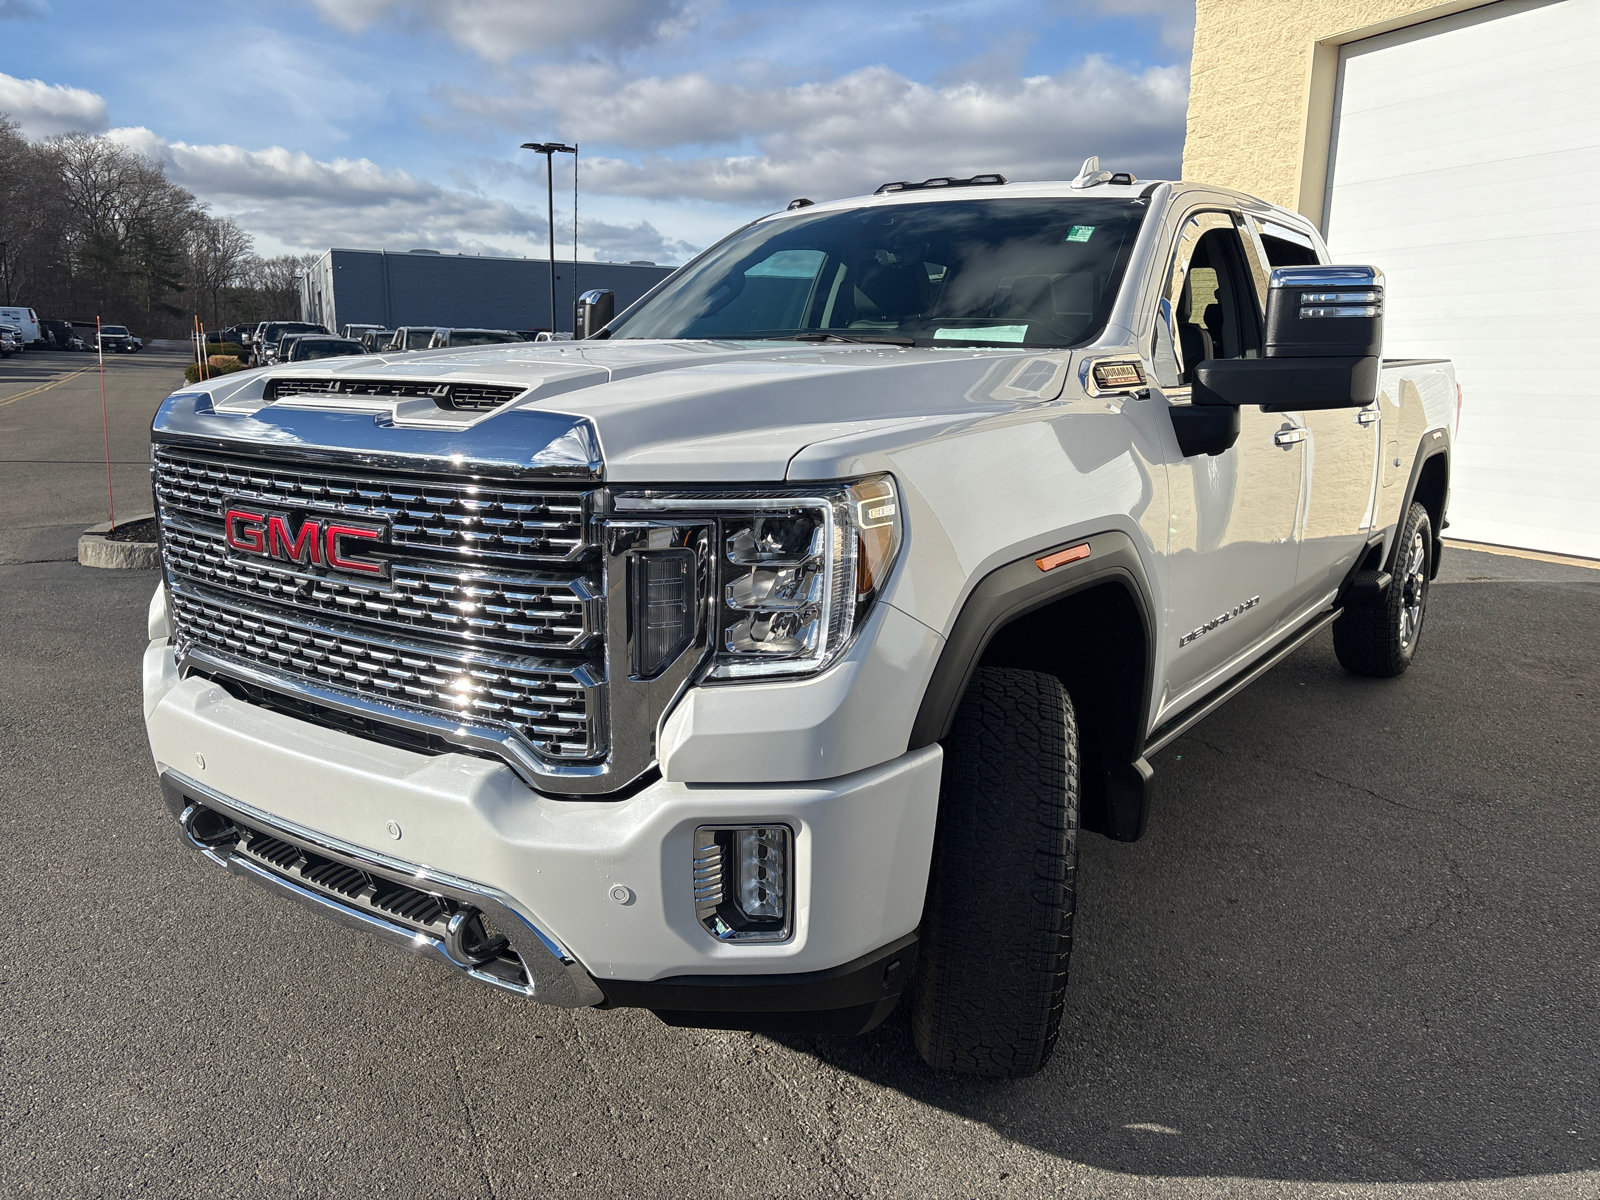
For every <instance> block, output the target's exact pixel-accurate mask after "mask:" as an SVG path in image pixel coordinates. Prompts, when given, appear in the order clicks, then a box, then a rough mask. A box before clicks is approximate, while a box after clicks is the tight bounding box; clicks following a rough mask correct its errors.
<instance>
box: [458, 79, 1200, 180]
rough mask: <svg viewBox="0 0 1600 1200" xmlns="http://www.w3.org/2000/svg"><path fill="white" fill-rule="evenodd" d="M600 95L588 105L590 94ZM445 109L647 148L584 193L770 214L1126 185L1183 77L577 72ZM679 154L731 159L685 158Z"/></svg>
mask: <svg viewBox="0 0 1600 1200" xmlns="http://www.w3.org/2000/svg"><path fill="white" fill-rule="evenodd" d="M596 96H599V97H604V100H603V101H601V102H599V103H596V102H594V100H593V99H592V98H593V97H596ZM444 98H445V99H446V101H447V102H448V103H449V104H450V105H451V106H452V107H453V108H455V109H456V110H457V111H459V112H462V113H464V114H469V115H471V116H475V117H479V118H489V119H496V120H500V121H503V122H505V123H507V124H513V123H518V122H524V121H525V120H526V116H527V113H528V112H529V110H530V108H533V109H543V110H547V111H553V112H554V113H556V114H557V116H558V119H559V120H560V121H561V122H563V125H564V127H566V128H572V127H576V126H578V125H579V122H580V119H581V122H582V124H581V127H582V128H583V129H584V132H585V137H586V139H587V140H588V141H590V142H599V143H602V144H609V145H616V146H620V147H625V148H628V149H636V150H643V151H646V152H647V153H646V156H645V157H644V159H643V161H641V162H628V161H625V160H623V159H620V158H615V157H600V158H590V157H586V158H585V160H584V168H583V170H584V181H585V188H586V189H597V190H599V191H601V192H610V193H613V194H621V195H630V196H639V197H650V198H655V199H687V198H693V199H701V200H713V201H721V202H724V203H730V204H743V205H774V204H781V203H783V202H785V201H787V200H788V199H790V198H792V197H794V196H809V197H811V198H813V199H819V200H820V199H825V198H831V197H836V196H843V195H852V194H857V193H860V192H864V191H871V190H872V189H873V188H874V187H876V186H877V185H878V184H880V183H884V182H887V181H889V180H893V179H913V180H916V179H923V178H927V177H929V176H933V175H948V174H955V175H964V174H969V173H972V172H977V171H1000V172H1002V173H1004V174H1006V175H1008V176H1010V177H1011V178H1013V179H1065V178H1071V176H1072V175H1074V174H1076V172H1077V169H1078V167H1079V165H1080V164H1081V163H1082V161H1083V159H1084V158H1086V157H1088V156H1089V155H1091V154H1098V155H1100V156H1101V158H1102V160H1103V161H1104V163H1105V165H1106V166H1107V167H1108V168H1110V169H1114V170H1130V171H1133V172H1134V173H1136V174H1138V175H1140V176H1149V175H1159V174H1170V173H1172V172H1175V171H1176V169H1177V166H1178V160H1179V157H1180V155H1181V153H1182V148H1183V132H1184V114H1185V109H1186V106H1187V102H1188V73H1187V71H1186V70H1185V69H1184V68H1182V67H1152V68H1148V69H1146V70H1144V71H1139V72H1131V71H1127V70H1125V69H1122V68H1120V67H1117V66H1114V65H1112V64H1110V63H1108V62H1106V61H1104V60H1103V59H1099V58H1089V59H1087V60H1085V61H1084V62H1083V63H1082V64H1080V65H1079V66H1077V67H1074V68H1071V69H1069V70H1066V71H1062V72H1061V73H1059V74H1056V75H1041V76H1034V77H1032V78H1027V79H1017V80H1013V81H1011V82H1009V83H980V82H974V81H968V82H964V83H960V84H953V85H949V86H944V87H935V86H930V85H928V84H924V83H919V82H916V81H914V80H911V79H907V78H905V77H904V76H902V75H899V74H897V73H896V72H894V71H891V70H890V69H889V68H887V67H882V66H876V67H867V68H863V69H862V70H859V71H853V72H851V73H850V74H848V75H845V76H842V77H840V78H838V79H834V80H829V81H827V82H822V83H806V84H801V85H798V86H792V87H770V88H761V87H751V86H746V85H739V84H729V83H724V82H719V81H717V80H714V79H712V78H711V77H710V76H708V75H706V74H703V73H700V72H691V73H687V74H682V75H676V76H671V77H668V78H659V77H652V78H646V79H637V80H632V81H627V80H624V79H622V78H621V77H620V75H619V74H618V73H617V72H616V71H615V70H614V69H613V68H611V67H607V66H605V65H602V64H596V63H586V64H575V65H572V66H565V67H556V66H551V67H544V68H540V69H538V70H536V71H533V72H530V73H529V75H528V76H527V77H526V80H525V83H524V87H523V90H522V92H521V93H520V94H518V95H516V96H510V97H482V96H477V95H474V94H471V93H467V92H464V91H461V90H453V91H450V92H447V93H445V94H444ZM685 145H702V146H718V145H721V146H727V147H729V149H730V151H731V152H724V153H722V154H717V155H710V156H701V157H693V158H684V157H681V156H672V155H669V154H668V153H667V152H668V151H672V150H676V149H678V148H680V147H682V146H685Z"/></svg>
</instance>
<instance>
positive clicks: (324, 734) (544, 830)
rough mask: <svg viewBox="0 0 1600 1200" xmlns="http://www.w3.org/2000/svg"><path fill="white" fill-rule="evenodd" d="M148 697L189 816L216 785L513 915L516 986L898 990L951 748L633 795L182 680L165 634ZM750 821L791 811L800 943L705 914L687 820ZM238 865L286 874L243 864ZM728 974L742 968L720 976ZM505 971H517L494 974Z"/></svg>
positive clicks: (650, 993) (265, 817)
mask: <svg viewBox="0 0 1600 1200" xmlns="http://www.w3.org/2000/svg"><path fill="white" fill-rule="evenodd" d="M145 713H146V722H147V728H148V732H149V737H150V745H151V749H152V751H153V753H154V755H155V759H156V763H157V767H158V770H160V771H161V772H162V774H163V776H164V778H165V781H166V784H167V789H168V791H169V793H171V794H174V795H175V796H176V797H177V798H176V799H171V800H169V803H171V804H172V805H173V806H174V810H175V815H181V813H182V812H183V810H184V809H185V808H186V807H187V805H188V803H190V802H196V801H197V802H199V803H200V804H202V805H206V804H208V803H209V805H210V806H212V807H215V808H216V809H218V810H219V811H222V812H223V813H225V814H228V815H232V816H234V817H237V818H239V819H241V820H242V822H243V823H244V824H245V825H247V826H249V827H251V828H256V827H266V830H265V831H266V832H270V831H271V830H273V829H276V830H278V831H280V832H282V833H284V834H285V835H286V836H288V840H290V841H295V842H297V843H298V844H301V845H305V844H307V843H311V844H313V845H314V846H315V847H320V849H318V850H317V853H319V854H324V855H328V852H330V851H331V852H333V853H332V855H329V856H330V857H337V856H338V855H340V854H342V855H346V856H349V857H350V858H352V859H356V860H359V861H360V863H361V865H362V867H363V869H367V870H372V869H373V867H374V864H376V867H377V869H378V871H379V872H382V871H384V870H387V871H388V872H389V873H390V874H391V875H394V874H395V873H398V874H400V875H409V877H410V878H412V879H413V880H420V882H418V883H417V885H416V886H418V887H421V888H423V890H426V891H430V892H436V893H439V894H444V895H448V894H450V892H449V890H448V889H450V888H455V889H457V891H461V890H462V889H465V891H466V892H467V893H470V895H469V896H467V897H466V898H467V899H469V900H471V901H472V903H474V904H476V905H477V906H478V907H480V908H483V909H484V910H485V911H489V912H490V915H491V916H494V917H495V921H494V923H495V925H496V927H498V928H499V930H500V931H501V932H502V933H505V934H507V935H508V936H510V935H511V934H512V933H513V931H514V932H515V934H516V937H514V938H513V942H514V944H517V946H518V950H519V953H520V952H521V951H522V950H523V949H524V948H526V950H527V953H526V954H524V955H523V958H524V961H525V962H527V967H528V976H529V982H530V983H531V985H532V986H531V987H527V988H523V989H521V990H524V991H526V992H527V993H528V994H531V995H533V996H534V998H535V999H538V1000H541V1001H544V1002H547V1003H557V1004H562V1003H564V1004H569V1005H572V1004H578V1005H581V1004H586V1003H587V1004H594V1003H601V1002H603V1001H609V1002H612V1003H618V1004H642V1005H643V1006H646V1007H651V1008H657V1009H671V1010H672V1011H676V1012H680V1013H693V1012H703V1011H713V1010H721V1011H738V1010H740V1009H741V1008H765V1009H768V1010H771V1009H773V1008H782V1007H783V1004H782V1002H781V1001H780V1000H776V999H774V994H773V989H774V988H781V987H782V981H783V980H784V979H792V980H793V981H794V982H795V984H796V985H797V986H798V987H800V988H801V989H802V990H801V991H796V992H794V993H792V994H794V995H796V996H799V995H802V993H803V992H804V989H806V988H809V989H810V992H809V993H804V994H807V995H812V994H813V993H814V995H813V996H812V999H814V1000H815V999H818V998H820V999H826V996H827V995H828V994H830V992H829V989H828V988H826V987H819V982H826V981H827V980H830V979H838V978H842V976H841V975H840V972H841V971H842V970H843V969H844V968H847V967H848V968H849V970H846V971H843V975H844V976H849V977H850V981H851V982H850V987H852V988H854V987H856V985H857V984H859V983H860V982H861V981H862V980H863V979H868V978H871V979H875V980H880V981H881V983H882V986H883V987H884V988H889V987H890V986H891V985H892V987H893V991H894V992H895V993H898V990H899V983H900V981H901V980H900V976H901V975H903V973H904V967H905V963H906V962H907V961H909V960H908V957H907V956H906V955H905V954H903V953H899V952H900V951H904V950H905V949H906V947H907V945H908V935H911V934H912V933H913V931H914V930H915V929H916V927H917V925H918V922H919V921H920V919H921V913H922V905H923V898H924V895H925V892H926V889H927V871H928V863H929V860H930V857H931V852H932V843H933V829H934V820H935V816H936V812H937V807H938V791H939V774H940V765H941V752H940V750H939V748H938V747H937V746H935V747H929V748H927V749H925V750H921V751H918V752H916V753H913V754H908V755H904V756H902V757H900V758H898V759H894V760H892V761H890V762H888V763H884V764H882V765H880V766H876V767H872V768H869V769H866V770H861V771H856V772H854V773H852V774H849V775H845V776H843V777H840V778H836V779H831V780H823V781H817V782H806V783H795V784H754V785H732V784H728V785H725V784H687V783H673V782H668V781H664V780H657V781H656V782H654V783H651V784H649V785H648V786H646V787H644V788H643V789H641V790H639V791H638V792H636V793H634V794H633V795H631V796H629V797H628V798H626V799H622V800H596V801H582V800H570V799H562V800H557V799H551V798H548V797H543V796H540V795H538V794H536V793H533V792H531V791H529V789H528V788H527V787H526V786H524V785H523V784H522V783H521V782H520V781H519V780H518V779H517V778H516V777H515V775H513V774H512V772H511V771H510V770H509V769H508V768H507V767H505V766H504V765H502V764H500V763H498V762H492V761H488V760H484V759H479V758H474V757H470V756H467V755H462V754H442V755H436V756H428V755H422V754H417V753H413V752H411V751H408V750H403V749H399V748H396V747H391V746H387V745H382V744H379V743H375V742H371V741H367V740H365V739H362V738H358V737H355V736H352V735H350V734H346V733H341V732H338V731H336V730H331V729H326V728H323V727H321V726H317V725H311V724H308V723H306V722H303V721H298V720H295V719H293V718H292V717H288V716H285V715H282V714H280V713H276V712H272V711H269V710H266V709H263V708H259V707H256V706H254V705H251V704H248V703H245V702H243V701H240V700H237V699H235V698H234V697H233V696H231V695H229V694H228V693H227V692H226V691H225V690H223V689H222V688H221V687H219V686H217V685H215V684H213V683H211V682H210V681H208V680H205V679H202V678H198V677H191V678H188V679H183V680H180V679H179V678H178V675H177V671H176V666H175V663H174V661H173V657H172V654H171V652H170V651H169V650H168V648H167V645H166V641H165V639H157V640H156V641H154V642H152V643H151V645H150V647H149V649H148V650H147V652H146V656H145ZM180 799H181V800H183V801H184V803H179V800H180ZM738 823H784V824H788V825H789V826H790V827H791V828H792V829H793V830H794V833H795V838H794V846H795V859H796V861H795V867H794V885H795V891H794V903H795V917H794V934H793V936H792V937H791V938H790V939H789V940H788V941H786V942H783V943H778V944H751V943H738V944H731V943H724V942H719V941H717V940H716V939H715V938H713V937H712V936H711V934H710V933H708V932H707V931H706V930H705V929H704V928H703V927H702V926H701V925H700V923H699V921H698V920H697V918H696V915H695V910H694V903H693V890H692V870H693V868H692V862H693V835H694V830H695V828H696V827H697V826H699V825H703V824H738ZM212 855H213V857H214V858H218V860H219V861H226V856H219V855H218V854H217V853H216V852H215V851H213V852H212ZM230 865H231V864H230ZM233 869H235V870H240V871H241V872H242V873H245V874H252V875H255V876H257V877H258V882H268V883H269V884H271V883H272V881H270V880H263V879H260V878H259V876H260V875H261V874H262V872H260V871H251V870H250V869H248V868H247V867H246V866H245V864H243V863H240V864H238V865H234V866H233ZM279 882H280V883H281V882H282V881H281V880H280V881H279ZM289 882H291V883H293V882H295V881H294V880H293V879H290V880H289ZM276 890H279V891H286V890H290V891H291V894H292V890H291V889H285V888H283V887H281V886H279V887H277V888H276ZM302 890H304V889H302ZM464 894H465V893H464ZM474 897H475V898H476V899H473V898H474ZM619 897H620V899H619ZM296 898H297V899H302V900H305V899H307V898H306V897H304V896H296ZM486 898H487V899H486ZM322 900H324V901H326V900H327V897H326V896H324V897H322ZM308 902H311V901H308ZM490 902H492V903H493V904H495V905H498V906H500V908H502V909H503V910H504V913H505V914H508V915H502V914H500V913H499V912H498V911H497V910H491V909H490V907H489V904H490ZM334 906H335V907H337V901H334ZM323 907H324V908H328V907H329V906H328V905H327V904H323ZM344 907H346V908H348V907H349V906H344ZM330 911H331V909H330ZM334 915H341V916H345V917H348V916H349V915H350V914H349V913H342V914H334ZM366 917H367V918H371V917H372V914H370V913H368V914H366ZM356 918H357V923H361V924H364V925H365V926H366V927H368V928H372V929H374V931H375V932H379V933H385V932H388V933H390V935H391V936H394V935H393V931H392V930H387V931H386V930H384V929H380V928H377V927H376V926H374V925H373V924H372V921H371V919H365V920H363V919H362V914H360V913H357V914H356ZM376 919H377V920H379V921H381V920H382V918H381V916H379V917H377V918H376ZM524 929H525V930H526V931H524ZM401 932H402V934H406V936H409V937H410V938H411V941H412V942H413V943H415V944H414V947H413V948H416V949H419V950H422V951H423V952H425V953H432V954H435V955H438V956H442V957H443V958H444V959H445V960H447V961H456V960H454V959H451V957H450V955H449V954H448V953H445V949H446V948H445V947H442V946H429V945H427V944H426V941H427V939H426V938H424V939H422V941H420V942H419V941H418V940H417V938H416V937H415V936H414V935H412V934H408V933H406V931H405V930H404V928H402V929H401ZM518 939H520V942H519V940H518ZM435 940H436V941H437V940H439V939H435ZM541 951H542V952H543V955H541ZM875 956H878V957H875ZM530 959H531V961H529V960H530ZM546 959H548V961H546ZM880 959H882V960H883V961H880ZM456 965H458V966H463V965H464V964H463V963H461V962H459V961H456ZM469 969H470V968H469ZM480 975H481V973H480ZM731 977H739V978H740V980H741V981H742V982H743V983H745V984H747V985H749V986H748V987H746V988H743V989H737V988H736V989H732V990H729V989H726V988H723V989H720V990H719V989H718V984H719V983H720V982H725V981H729V980H730V978H731ZM497 981H498V982H501V983H502V985H504V983H505V980H503V979H500V980H495V979H491V980H489V982H497ZM586 981H587V983H586ZM646 985H653V986H646ZM685 988H687V989H690V990H682V989H685ZM591 989H592V990H591ZM694 989H699V990H694ZM708 989H710V990H708ZM846 990H847V991H848V990H849V989H848V988H847V989H846ZM856 990H860V989H859V988H857V989H856ZM854 994H855V993H854V992H851V995H854ZM673 997H680V999H673ZM810 1003H811V1001H810V1000H808V1001H804V1002H796V1003H795V1005H794V1007H797V1008H799V1007H806V1006H807V1005H808V1004H810ZM701 1023H704V1022H701Z"/></svg>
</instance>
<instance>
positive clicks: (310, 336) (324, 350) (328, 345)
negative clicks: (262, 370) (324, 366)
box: [279, 333, 366, 362]
mask: <svg viewBox="0 0 1600 1200" xmlns="http://www.w3.org/2000/svg"><path fill="white" fill-rule="evenodd" d="M284 341H285V342H287V343H290V345H289V349H288V351H287V352H286V353H285V354H283V355H282V356H281V357H280V358H279V361H280V362H305V361H307V360H308V359H313V358H342V357H344V356H345V355H347V354H365V353H366V349H365V348H364V347H363V346H362V345H361V343H360V342H358V341H356V340H355V339H354V338H342V337H333V336H331V335H329V336H327V337H324V336H322V335H321V334H316V333H303V334H300V335H299V336H297V337H296V336H291V337H288V338H285V339H284Z"/></svg>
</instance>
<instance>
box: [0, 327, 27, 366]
mask: <svg viewBox="0 0 1600 1200" xmlns="http://www.w3.org/2000/svg"><path fill="white" fill-rule="evenodd" d="M21 350H22V330H20V329H18V328H17V327H16V326H15V325H0V358H10V357H11V356H12V355H13V354H17V353H20V352H21Z"/></svg>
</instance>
